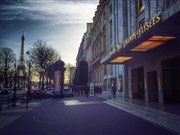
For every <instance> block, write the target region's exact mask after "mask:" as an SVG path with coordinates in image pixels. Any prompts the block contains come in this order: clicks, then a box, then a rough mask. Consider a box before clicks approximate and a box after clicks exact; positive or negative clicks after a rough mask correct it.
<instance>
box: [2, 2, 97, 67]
mask: <svg viewBox="0 0 180 135" xmlns="http://www.w3.org/2000/svg"><path fill="white" fill-rule="evenodd" d="M98 4H99V0H0V47H9V48H11V49H13V51H14V52H15V54H16V57H17V59H19V53H20V46H21V36H22V33H23V32H24V34H25V52H26V51H27V50H29V49H30V48H32V46H33V43H34V42H35V41H37V40H43V41H47V43H48V44H50V45H51V46H52V47H53V48H54V49H56V50H57V52H58V53H59V54H60V56H61V59H62V60H63V61H64V62H65V63H71V64H73V65H75V64H76V56H77V53H78V48H79V46H80V43H81V39H82V37H83V34H84V33H85V32H86V23H89V22H92V20H93V17H94V14H95V11H96V9H97V5H98Z"/></svg>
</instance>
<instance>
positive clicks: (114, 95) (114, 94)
mask: <svg viewBox="0 0 180 135" xmlns="http://www.w3.org/2000/svg"><path fill="white" fill-rule="evenodd" d="M112 93H113V97H114V98H115V97H116V86H115V84H112Z"/></svg>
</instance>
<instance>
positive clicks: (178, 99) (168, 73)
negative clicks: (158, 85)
mask: <svg viewBox="0 0 180 135" xmlns="http://www.w3.org/2000/svg"><path fill="white" fill-rule="evenodd" d="M162 75H163V90H164V101H165V103H180V58H175V59H171V60H166V61H162Z"/></svg>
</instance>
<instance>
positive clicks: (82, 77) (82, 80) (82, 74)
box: [79, 61, 88, 85]
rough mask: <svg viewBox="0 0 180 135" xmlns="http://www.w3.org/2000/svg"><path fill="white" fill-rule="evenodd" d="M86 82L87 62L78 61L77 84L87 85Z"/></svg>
mask: <svg viewBox="0 0 180 135" xmlns="http://www.w3.org/2000/svg"><path fill="white" fill-rule="evenodd" d="M87 82H88V63H87V62H86V61H80V62H79V84H80V85H87Z"/></svg>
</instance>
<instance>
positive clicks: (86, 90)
mask: <svg viewBox="0 0 180 135" xmlns="http://www.w3.org/2000/svg"><path fill="white" fill-rule="evenodd" d="M85 94H86V97H87V98H88V95H89V90H88V88H87V87H85Z"/></svg>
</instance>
